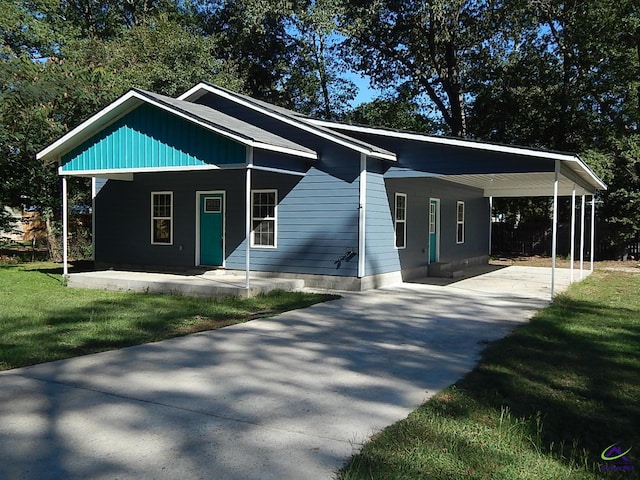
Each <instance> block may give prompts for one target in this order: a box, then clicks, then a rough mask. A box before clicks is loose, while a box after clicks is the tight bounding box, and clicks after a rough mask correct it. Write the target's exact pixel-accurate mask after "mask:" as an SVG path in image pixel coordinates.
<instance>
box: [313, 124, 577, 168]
mask: <svg viewBox="0 0 640 480" xmlns="http://www.w3.org/2000/svg"><path fill="white" fill-rule="evenodd" d="M309 122H311V123H313V124H315V125H318V126H322V127H327V128H335V129H338V130H346V131H351V132H359V133H370V134H373V135H381V136H386V137H392V138H400V139H404V140H416V141H419V142H428V143H438V144H442V145H450V146H454V147H463V148H473V149H475V150H487V151H491V152H502V153H513V154H517V155H527V156H530V157H539V158H545V159H548V160H565V161H566V160H573V159H574V158H575V155H573V154H567V153H559V152H546V151H543V150H534V149H530V148H526V147H512V146H509V145H497V144H491V143H482V142H476V141H474V140H461V139H457V138H448V137H436V136H433V135H424V134H421V133H411V132H397V131H392V130H385V129H383V128H375V127H363V126H360V125H347V124H342V123H335V122H329V121H326V120H316V119H310V120H309Z"/></svg>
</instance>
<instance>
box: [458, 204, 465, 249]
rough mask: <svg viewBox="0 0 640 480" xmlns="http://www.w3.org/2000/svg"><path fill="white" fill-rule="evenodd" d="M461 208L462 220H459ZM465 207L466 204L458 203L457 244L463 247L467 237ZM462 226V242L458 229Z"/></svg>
mask: <svg viewBox="0 0 640 480" xmlns="http://www.w3.org/2000/svg"><path fill="white" fill-rule="evenodd" d="M460 207H462V220H460V218H459V212H460ZM464 210H465V207H464V202H460V201H458V202H456V244H458V245H462V244H463V243H464V237H465V227H464V215H465V212H464ZM461 226H462V240H460V238H459V237H458V229H459V228H460V227H461Z"/></svg>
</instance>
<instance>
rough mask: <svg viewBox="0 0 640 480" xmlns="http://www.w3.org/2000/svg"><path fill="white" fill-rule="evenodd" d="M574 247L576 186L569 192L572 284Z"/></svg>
mask: <svg viewBox="0 0 640 480" xmlns="http://www.w3.org/2000/svg"><path fill="white" fill-rule="evenodd" d="M575 246H576V184H575V183H574V184H573V190H572V191H571V283H573V262H574V260H575V259H574V256H575Z"/></svg>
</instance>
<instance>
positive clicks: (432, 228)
mask: <svg viewBox="0 0 640 480" xmlns="http://www.w3.org/2000/svg"><path fill="white" fill-rule="evenodd" d="M438 210H439V209H438V200H436V199H431V200H430V201H429V263H434V262H437V261H438Z"/></svg>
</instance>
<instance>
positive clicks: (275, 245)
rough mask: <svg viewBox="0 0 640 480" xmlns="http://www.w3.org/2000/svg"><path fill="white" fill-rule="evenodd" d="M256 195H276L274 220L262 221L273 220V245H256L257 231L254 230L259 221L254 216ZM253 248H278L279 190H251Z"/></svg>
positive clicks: (267, 218)
mask: <svg viewBox="0 0 640 480" xmlns="http://www.w3.org/2000/svg"><path fill="white" fill-rule="evenodd" d="M256 193H273V194H274V202H275V205H274V210H273V215H274V217H273V218H269V217H266V218H263V219H261V220H273V245H256V244H255V231H254V229H253V224H254V221H255V220H259V218H257V217H254V216H253V202H254V194H256ZM251 248H271V249H275V248H278V190H277V189H275V188H270V189H262V190H251Z"/></svg>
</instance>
